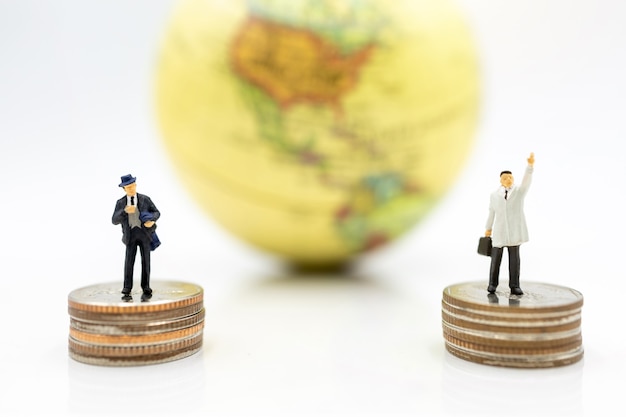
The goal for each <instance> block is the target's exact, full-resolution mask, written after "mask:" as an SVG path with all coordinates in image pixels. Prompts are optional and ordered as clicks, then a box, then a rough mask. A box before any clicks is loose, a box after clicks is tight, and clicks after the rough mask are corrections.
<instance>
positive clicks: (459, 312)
mask: <svg viewBox="0 0 626 417" xmlns="http://www.w3.org/2000/svg"><path fill="white" fill-rule="evenodd" d="M523 290H524V294H523V295H512V294H511V293H510V291H508V289H507V291H497V292H496V293H494V294H489V293H488V292H487V284H486V283H485V282H468V283H461V284H456V285H452V286H449V287H447V288H446V289H444V291H443V300H442V320H443V336H444V339H445V345H446V349H447V350H448V351H449V352H450V353H452V354H453V355H455V356H458V357H459V358H462V359H466V360H469V361H472V362H477V363H481V364H486V365H497V366H506V367H515V368H547V367H554V366H563V365H569V364H572V363H575V362H577V361H579V360H580V359H582V357H583V347H582V334H581V310H582V305H583V296H582V294H581V293H579V292H578V291H576V290H573V289H571V288H566V287H561V286H556V285H550V284H542V283H532V282H528V283H525V284H524V286H523Z"/></svg>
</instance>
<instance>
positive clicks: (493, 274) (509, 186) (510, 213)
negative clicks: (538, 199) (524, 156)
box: [485, 153, 535, 295]
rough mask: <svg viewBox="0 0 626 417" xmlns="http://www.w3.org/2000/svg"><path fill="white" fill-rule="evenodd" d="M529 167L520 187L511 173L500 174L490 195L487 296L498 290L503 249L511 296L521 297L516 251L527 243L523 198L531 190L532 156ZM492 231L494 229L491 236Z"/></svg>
mask: <svg viewBox="0 0 626 417" xmlns="http://www.w3.org/2000/svg"><path fill="white" fill-rule="evenodd" d="M527 161H528V166H527V167H526V173H525V174H524V179H523V180H522V184H521V185H520V186H519V187H518V186H515V185H513V174H511V171H502V172H501V173H500V184H501V185H500V187H499V188H498V189H497V190H496V191H494V192H493V193H492V194H491V200H490V203H489V217H488V218H487V225H486V229H487V230H486V231H485V236H491V238H492V242H493V248H492V249H491V269H490V270H489V286H488V287H487V292H489V293H490V294H493V293H494V292H495V291H496V288H497V287H498V281H499V276H500V263H501V262H502V253H503V251H504V248H505V247H506V248H507V249H508V252H509V287H510V288H511V294H514V295H522V294H524V292H523V291H522V289H521V288H520V282H519V276H520V258H519V247H520V245H521V244H522V243H524V242H528V229H527V228H526V218H525V217H524V198H525V197H526V193H527V192H528V189H529V188H530V183H531V180H532V173H533V166H534V164H535V155H534V154H532V153H531V154H530V156H529V157H528V160H527ZM492 228H494V231H493V234H492Z"/></svg>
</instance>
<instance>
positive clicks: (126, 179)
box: [120, 174, 137, 187]
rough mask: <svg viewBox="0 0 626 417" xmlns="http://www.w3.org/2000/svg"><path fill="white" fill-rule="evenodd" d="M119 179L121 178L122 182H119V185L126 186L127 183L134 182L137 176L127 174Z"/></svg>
mask: <svg viewBox="0 0 626 417" xmlns="http://www.w3.org/2000/svg"><path fill="white" fill-rule="evenodd" d="M121 179H122V183H121V184H120V187H126V186H127V185H130V184H132V183H134V182H135V180H136V179H137V178H135V177H133V176H132V175H130V174H128V175H124V176H123V177H122V178H121Z"/></svg>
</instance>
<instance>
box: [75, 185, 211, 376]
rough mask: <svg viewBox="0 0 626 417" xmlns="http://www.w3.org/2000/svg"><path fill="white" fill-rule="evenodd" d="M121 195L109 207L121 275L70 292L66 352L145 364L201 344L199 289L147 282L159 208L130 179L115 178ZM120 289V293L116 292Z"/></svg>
mask: <svg viewBox="0 0 626 417" xmlns="http://www.w3.org/2000/svg"><path fill="white" fill-rule="evenodd" d="M121 180H122V181H121V183H120V184H119V186H120V187H122V188H123V189H124V193H125V195H124V196H123V197H122V198H120V199H119V200H118V201H117V203H116V205H115V210H114V212H113V217H112V220H113V224H114V225H121V227H122V242H124V244H125V246H126V252H125V261H124V280H123V283H122V284H120V282H119V281H117V282H111V283H105V284H95V285H91V286H87V287H83V288H79V289H76V290H74V291H72V292H71V293H70V294H69V296H68V311H69V314H70V335H69V354H70V357H71V358H73V359H75V360H77V361H79V362H84V363H89V364H93V365H108V366H132V365H147V364H153V363H162V362H169V361H173V360H176V359H182V358H184V357H187V356H190V355H192V354H194V353H196V352H198V351H199V350H200V349H201V347H202V334H203V329H204V306H203V296H204V292H203V290H202V288H201V287H200V286H198V285H195V284H191V283H186V282H179V281H158V282H155V283H154V285H153V286H151V284H150V252H151V251H154V250H155V249H156V248H157V247H158V246H159V245H160V244H161V242H160V240H159V238H158V236H157V235H156V232H155V230H156V221H157V220H158V219H159V217H160V215H161V214H160V213H159V211H158V210H157V208H156V206H155V205H154V203H153V202H152V200H151V199H150V197H148V196H146V195H143V194H139V193H137V183H136V180H137V179H136V178H135V177H133V176H132V175H130V174H129V175H124V176H122V177H121ZM137 249H139V253H140V256H141V293H140V294H141V296H140V297H139V299H134V298H133V295H134V294H135V293H138V291H139V290H133V287H134V285H133V284H134V282H133V270H134V264H135V258H136V255H137ZM120 294H121V296H120Z"/></svg>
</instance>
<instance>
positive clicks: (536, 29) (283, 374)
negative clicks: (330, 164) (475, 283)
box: [0, 0, 626, 416]
mask: <svg viewBox="0 0 626 417" xmlns="http://www.w3.org/2000/svg"><path fill="white" fill-rule="evenodd" d="M460 5H461V7H462V9H463V10H464V12H465V13H466V14H467V18H468V21H469V22H470V24H471V25H472V27H473V29H474V32H475V34H476V41H477V44H478V47H479V52H480V59H481V62H482V72H483V104H482V117H481V125H480V129H479V131H478V132H477V136H476V138H477V139H476V146H475V147H474V149H473V151H472V154H471V155H470V157H469V159H468V162H467V164H466V165H465V166H464V167H463V171H462V173H461V175H460V176H459V180H458V182H456V184H455V186H454V187H453V188H452V189H451V190H450V192H449V193H448V194H447V195H446V197H445V198H444V199H443V200H442V201H441V203H440V204H439V205H438V207H437V209H436V211H434V212H432V213H431V214H430V216H429V217H428V218H427V219H426V220H425V221H423V222H422V223H421V224H420V225H418V227H416V228H415V229H414V230H413V231H412V232H411V233H410V234H409V235H408V236H406V238H404V239H401V240H400V241H398V242H397V243H396V244H394V245H392V246H390V247H388V248H386V249H384V250H382V251H379V252H377V253H375V254H373V255H371V256H369V257H367V258H363V259H361V260H360V262H358V263H357V264H356V265H355V266H354V268H353V270H351V271H349V272H347V273H346V274H345V276H340V275H330V276H324V275H317V276H310V277H302V276H295V275H294V274H293V273H290V272H288V271H286V270H285V269H284V268H282V266H281V264H280V262H278V261H277V260H275V259H274V258H272V257H270V256H267V255H265V254H261V253H258V252H257V251H255V250H254V249H253V248H250V247H248V246H247V245H245V244H243V243H241V242H240V241H238V240H237V239H235V238H233V237H231V236H230V235H229V234H228V233H226V232H225V231H223V230H222V229H221V228H220V227H218V226H217V225H215V224H214V222H213V221H212V220H211V219H210V218H208V217H206V216H205V215H204V214H203V213H202V212H201V211H200V210H199V208H198V207H197V206H196V204H195V203H194V202H193V201H192V200H191V198H190V196H189V195H188V194H187V193H186V192H185V191H184V190H183V189H182V187H181V183H180V182H179V179H178V177H177V176H176V173H175V171H174V169H173V167H172V166H171V165H170V160H169V159H168V157H167V154H166V153H165V150H164V148H163V146H162V142H161V140H160V138H159V132H158V129H157V126H156V123H155V120H154V111H153V93H154V91H153V75H154V64H155V61H156V56H157V53H158V46H159V41H160V38H161V36H162V34H163V29H164V25H165V24H166V22H167V18H168V15H169V13H170V11H171V6H172V2H171V1H157V0H144V1H136V0H134V1H128V0H115V1H113V0H106V1H78V0H75V1H70V0H56V1H43V0H42V1H33V0H29V1H25V0H20V1H18V0H15V1H6V0H1V1H0V185H1V188H0V189H1V192H2V194H1V195H2V197H0V218H1V219H2V224H1V225H0V279H1V280H2V297H1V298H0V320H1V321H0V323H1V331H2V338H1V342H0V381H1V382H2V386H1V387H0V414H1V415H31V414H33V415H51V414H52V415H55V414H56V415H58V414H60V415H63V414H72V413H76V414H81V415H86V414H97V413H100V414H106V415H113V414H116V415H127V414H142V413H149V414H153V415H158V414H166V413H168V414H171V413H173V412H176V413H177V414H183V415H193V414H198V415H200V414H202V415H225V416H231V415H237V416H238V415H244V416H282V415H285V416H307V415H337V416H342V415H357V416H366V415H471V414H489V413H496V412H497V413H499V414H505V415H508V416H511V415H543V414H545V415H560V414H562V415H570V416H576V415H597V413H598V412H600V411H603V412H604V413H605V414H606V413H607V412H608V413H609V414H610V413H611V412H609V411H608V410H613V411H612V412H613V413H615V414H619V413H620V411H619V410H620V409H621V408H622V405H623V401H622V399H623V375H624V374H626V364H625V362H624V354H625V353H626V336H624V332H623V327H624V325H623V317H624V314H623V313H622V305H621V298H622V293H621V292H622V291H624V289H625V288H626V284H625V280H626V276H625V274H624V267H623V265H624V261H623V256H624V250H623V249H624V236H625V234H626V233H625V232H626V230H625V227H624V226H625V224H624V201H625V198H624V196H625V194H624V186H623V180H624V178H625V177H626V176H625V173H626V172H625V170H626V169H625V165H626V164H625V158H624V156H623V153H622V151H623V144H622V142H623V140H624V137H625V136H626V123H625V122H624V120H625V119H624V109H626V78H625V77H624V74H626V58H625V53H624V51H625V50H624V48H625V46H624V45H626V25H624V22H625V21H626V3H624V2H623V1H620V0H615V1H609V0H597V1H589V0H586V1H583V0H550V1H539V0H532V1H531V0H519V1H518V0H515V1H513V0H507V1H492V0H463V1H461V2H460ZM531 151H534V152H535V154H536V159H537V161H536V165H535V166H536V169H535V178H534V183H533V188H532V190H531V192H530V193H529V195H528V197H527V202H526V206H527V213H526V214H527V219H528V222H529V226H530V233H531V241H530V242H529V243H528V244H526V245H524V247H523V248H522V283H523V281H524V280H529V281H530V280H532V281H543V282H549V283H556V284H561V285H565V286H569V287H572V288H575V289H577V290H579V291H581V292H582V293H583V294H584V296H585V305H584V308H583V338H584V347H585V357H584V360H583V361H582V362H579V363H577V364H575V365H572V366H567V367H563V368H556V369H548V370H512V369H506V368H494V367H488V366H480V365H477V364H474V363H470V362H466V361H462V360H459V359H456V358H454V357H452V356H450V355H449V354H447V353H446V352H445V349H444V344H443V338H442V334H441V324H440V320H441V319H440V314H441V313H440V300H441V291H442V290H443V288H445V287H446V286H447V285H450V284H453V283H457V282H461V281H468V280H481V279H485V280H486V274H487V269H488V260H487V259H486V258H483V257H480V256H478V255H476V253H475V249H476V243H477V238H478V236H480V235H481V234H482V233H483V226H484V221H485V217H486V209H487V207H486V205H487V199H488V194H489V192H490V191H491V190H492V189H494V188H495V187H496V186H497V176H496V177H494V173H497V172H499V171H500V170H501V169H503V168H509V169H512V170H513V171H514V172H519V173H521V172H522V170H523V168H524V166H525V158H526V157H527V155H528V153H529V152H531ZM128 172H131V173H132V174H133V175H136V176H137V177H138V190H139V192H144V193H146V194H148V195H150V196H151V197H152V198H153V200H154V201H155V203H156V204H157V206H158V207H159V209H160V211H161V212H162V214H163V216H162V219H161V220H160V221H159V236H160V237H161V240H162V241H163V245H162V247H161V248H159V250H158V251H157V252H155V253H154V256H153V280H155V281H156V280H158V279H160V278H162V279H177V280H183V281H191V282H196V283H198V284H200V285H202V286H203V287H204V289H205V294H206V299H205V305H206V309H207V320H206V328H205V336H204V341H205V346H204V348H203V350H202V352H201V353H199V354H197V355H195V356H193V357H190V358H188V359H185V360H182V361H177V362H172V363H167V364H162V365H156V366H148V367H137V368H103V367H95V366H88V365H84V364H81V363H77V362H74V361H73V360H71V359H69V358H68V355H67V335H68V325H69V318H68V314H67V295H68V293H69V292H70V291H72V290H73V289H75V288H78V287H82V286H85V285H90V284H94V283H99V282H107V281H116V280H121V276H122V263H123V256H124V247H123V245H122V244H121V243H120V242H119V239H120V230H119V228H118V227H113V226H112V225H111V224H110V220H109V219H110V216H111V213H112V210H113V207H114V203H115V200H116V199H117V198H119V197H120V196H121V193H120V190H119V188H118V187H117V184H118V183H119V177H120V176H121V175H123V174H126V173H128ZM520 178H521V177H520Z"/></svg>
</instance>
